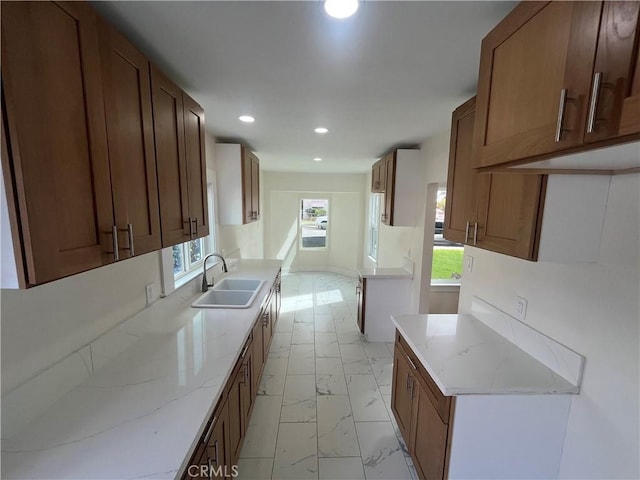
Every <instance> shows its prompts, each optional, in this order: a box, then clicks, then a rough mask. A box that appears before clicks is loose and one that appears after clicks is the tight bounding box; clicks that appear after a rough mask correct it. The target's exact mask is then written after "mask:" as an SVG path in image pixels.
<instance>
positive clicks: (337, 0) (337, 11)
mask: <svg viewBox="0 0 640 480" xmlns="http://www.w3.org/2000/svg"><path fill="white" fill-rule="evenodd" d="M324 9H325V11H326V12H327V13H328V14H329V15H331V16H332V17H334V18H347V17H350V16H351V15H353V14H354V13H356V11H357V10H358V0H325V2H324Z"/></svg>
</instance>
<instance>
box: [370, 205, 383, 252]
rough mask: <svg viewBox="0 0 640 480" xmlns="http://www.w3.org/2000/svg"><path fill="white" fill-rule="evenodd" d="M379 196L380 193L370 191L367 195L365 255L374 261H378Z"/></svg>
mask: <svg viewBox="0 0 640 480" xmlns="http://www.w3.org/2000/svg"><path fill="white" fill-rule="evenodd" d="M381 197H382V194H381V193H372V194H371V195H370V196H369V226H368V231H369V235H368V241H367V256H368V257H369V259H370V260H371V261H373V262H374V263H376V262H377V261H378V246H379V238H380V215H381V211H380V206H381V205H380V204H381ZM374 205H375V208H374ZM374 247H375V248H374Z"/></svg>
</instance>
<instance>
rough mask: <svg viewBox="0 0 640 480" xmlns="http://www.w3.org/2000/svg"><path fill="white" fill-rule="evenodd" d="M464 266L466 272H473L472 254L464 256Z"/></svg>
mask: <svg viewBox="0 0 640 480" xmlns="http://www.w3.org/2000/svg"><path fill="white" fill-rule="evenodd" d="M464 267H465V270H466V271H467V272H469V273H471V272H473V256H472V255H465V256H464Z"/></svg>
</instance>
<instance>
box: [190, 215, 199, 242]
mask: <svg viewBox="0 0 640 480" xmlns="http://www.w3.org/2000/svg"><path fill="white" fill-rule="evenodd" d="M189 221H190V222H191V225H193V226H194V228H192V229H191V237H194V236H198V217H196V218H189Z"/></svg>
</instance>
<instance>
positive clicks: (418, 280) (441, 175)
mask: <svg viewBox="0 0 640 480" xmlns="http://www.w3.org/2000/svg"><path fill="white" fill-rule="evenodd" d="M449 139H450V132H449V130H443V131H442V132H439V133H437V134H435V135H433V136H432V137H430V138H428V139H427V140H426V141H425V142H424V143H423V144H422V145H421V146H420V150H421V158H422V170H421V171H417V172H416V175H420V176H421V178H422V182H421V183H422V186H423V188H422V189H421V192H420V195H418V196H417V198H416V199H415V201H416V202H417V203H418V205H419V208H418V212H417V215H416V219H415V226H413V227H388V226H386V225H381V226H380V234H379V238H378V261H377V266H378V267H399V266H401V265H402V260H403V257H408V258H409V259H410V260H411V261H413V263H414V277H413V285H412V312H416V313H428V312H429V311H430V309H429V303H430V300H431V299H433V300H434V302H435V304H436V305H437V307H436V309H437V310H443V309H444V310H448V311H451V310H454V311H455V308H452V307H451V291H450V289H449V290H447V291H446V292H445V291H444V290H439V291H438V290H435V291H431V288H430V284H431V261H432V257H433V225H434V222H435V205H436V192H437V188H438V185H444V184H446V182H447V168H448V165H449ZM370 184H371V174H370V173H369V175H368V176H367V183H366V190H367V192H369V190H370V188H369V185H370ZM369 195H371V193H367V195H366V198H365V202H366V203H365V204H366V209H365V210H366V215H367V218H368V205H369ZM367 228H368V224H367V222H366V221H365V235H364V242H363V243H364V246H365V248H364V251H363V257H362V258H363V264H364V265H365V266H371V265H370V264H371V261H370V259H369V258H368V257H367V249H366V246H367V245H368V243H367V242H368V239H367V234H368V232H367V230H366V229H367ZM440 295H444V296H445V297H447V298H439V296H440Z"/></svg>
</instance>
